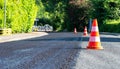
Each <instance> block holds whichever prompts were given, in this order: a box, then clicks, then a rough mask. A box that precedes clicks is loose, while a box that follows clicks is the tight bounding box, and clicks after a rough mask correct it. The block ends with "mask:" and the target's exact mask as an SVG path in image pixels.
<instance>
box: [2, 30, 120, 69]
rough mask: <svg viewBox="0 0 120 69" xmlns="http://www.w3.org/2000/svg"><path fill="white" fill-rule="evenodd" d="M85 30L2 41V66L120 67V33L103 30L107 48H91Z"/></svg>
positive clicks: (28, 68) (32, 68)
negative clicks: (82, 31)
mask: <svg viewBox="0 0 120 69" xmlns="http://www.w3.org/2000/svg"><path fill="white" fill-rule="evenodd" d="M82 34H83V33H78V34H74V33H72V32H67V33H65V32H64V33H48V35H45V36H41V37H36V38H30V39H26V40H25V39H24V40H20V41H11V42H5V43H0V69H119V68H120V46H119V45H120V34H111V33H101V44H102V46H103V48H104V49H103V50H88V49H86V46H87V45H88V40H89V36H87V37H83V36H82Z"/></svg>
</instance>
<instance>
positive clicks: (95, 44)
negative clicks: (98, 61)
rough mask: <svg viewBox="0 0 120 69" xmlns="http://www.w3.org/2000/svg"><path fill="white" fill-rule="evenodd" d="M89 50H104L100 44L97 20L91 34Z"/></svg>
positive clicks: (93, 24)
mask: <svg viewBox="0 0 120 69" xmlns="http://www.w3.org/2000/svg"><path fill="white" fill-rule="evenodd" d="M87 49H95V50H97V49H103V47H102V46H101V43H100V37H99V30H98V24H97V19H94V20H93V23H92V30H91V33H90V39H89V43H88V46H87Z"/></svg>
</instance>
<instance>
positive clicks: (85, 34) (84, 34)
mask: <svg viewBox="0 0 120 69" xmlns="http://www.w3.org/2000/svg"><path fill="white" fill-rule="evenodd" d="M87 35H88V34H87V27H86V26H85V28H84V33H83V36H87Z"/></svg>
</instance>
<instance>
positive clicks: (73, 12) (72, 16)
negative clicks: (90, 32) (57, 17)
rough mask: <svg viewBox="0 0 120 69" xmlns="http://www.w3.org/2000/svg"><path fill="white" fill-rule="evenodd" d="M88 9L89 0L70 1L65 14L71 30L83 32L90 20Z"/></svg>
mask: <svg viewBox="0 0 120 69" xmlns="http://www.w3.org/2000/svg"><path fill="white" fill-rule="evenodd" d="M90 8H91V5H90V1H89V0H71V1H70V2H69V5H68V9H67V13H68V16H69V20H70V23H71V24H70V25H71V27H72V29H73V28H74V27H76V28H77V29H78V30H79V31H83V29H84V26H86V25H87V24H88V20H89V18H90V16H89V15H90V14H89V13H90Z"/></svg>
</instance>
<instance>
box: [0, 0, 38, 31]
mask: <svg viewBox="0 0 120 69" xmlns="http://www.w3.org/2000/svg"><path fill="white" fill-rule="evenodd" d="M2 2H4V0H2ZM0 4H1V3H0ZM2 4H3V5H4V3H2ZM6 7H7V13H6V14H7V15H6V19H7V20H6V28H12V32H13V33H20V32H30V31H31V30H32V26H33V24H34V19H35V18H36V13H37V6H36V5H35V0H16V1H15V0H7V6H6ZM2 8H3V7H2ZM2 11H3V9H2ZM1 18H4V17H3V16H2V17H0V20H2V23H3V19H1ZM1 25H2V24H1ZM1 28H2V26H1Z"/></svg>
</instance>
